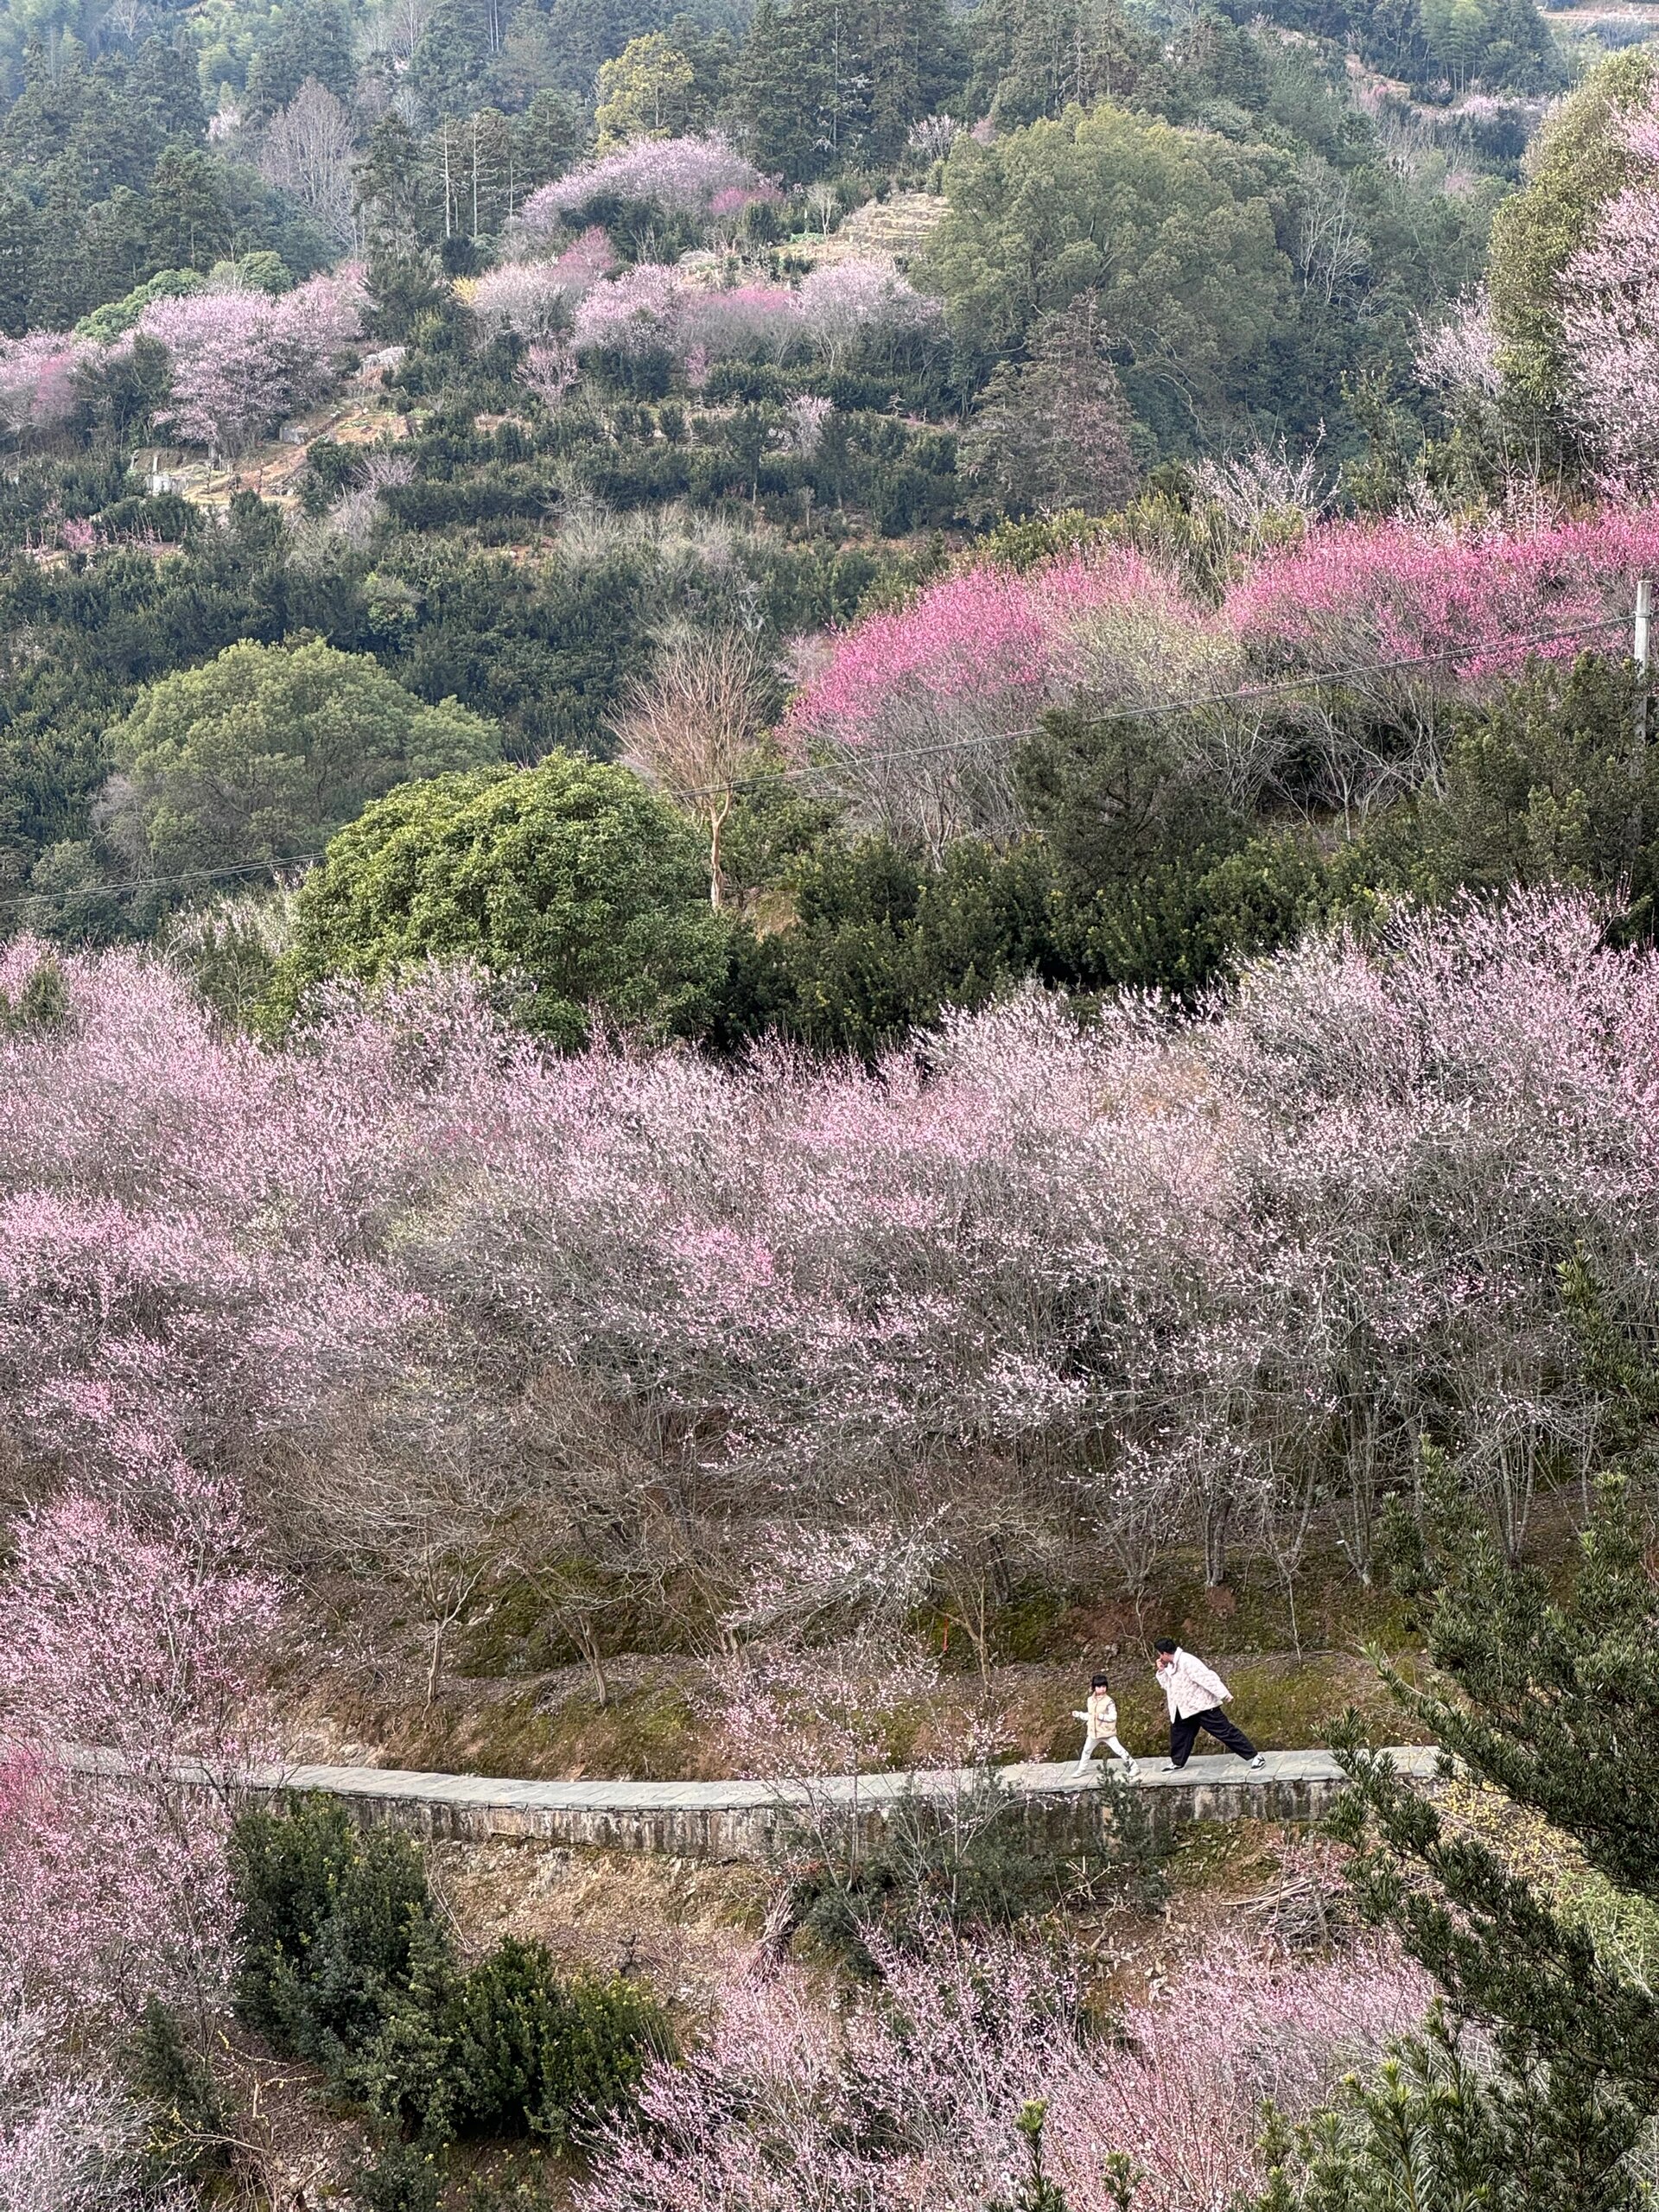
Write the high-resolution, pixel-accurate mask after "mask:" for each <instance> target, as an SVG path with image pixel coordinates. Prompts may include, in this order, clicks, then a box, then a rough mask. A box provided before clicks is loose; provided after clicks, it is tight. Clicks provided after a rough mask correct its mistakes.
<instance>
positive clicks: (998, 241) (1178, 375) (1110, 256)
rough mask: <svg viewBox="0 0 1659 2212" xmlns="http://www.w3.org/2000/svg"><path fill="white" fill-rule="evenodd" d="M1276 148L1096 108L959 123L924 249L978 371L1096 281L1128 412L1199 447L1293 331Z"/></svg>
mask: <svg viewBox="0 0 1659 2212" xmlns="http://www.w3.org/2000/svg"><path fill="white" fill-rule="evenodd" d="M1286 181H1287V170H1286V168H1285V165H1284V163H1283V161H1282V157H1281V156H1278V155H1276V154H1273V153H1271V152H1268V150H1266V149H1261V148H1256V149H1242V148H1238V147H1236V146H1233V145H1230V144H1229V143H1227V141H1226V140H1224V139H1223V138H1220V137H1217V136H1216V135H1215V134H1214V133H1212V132H1208V131H1198V130H1178V129H1176V128H1175V127H1174V126H1173V124H1167V123H1162V122H1158V121H1155V120H1153V119H1150V118H1147V117H1145V116H1141V115H1131V114H1129V113H1128V112H1127V111H1125V110H1123V109H1122V108H1117V107H1113V106H1110V105H1101V106H1099V107H1096V108H1095V109H1094V110H1093V111H1090V113H1088V114H1086V115H1085V114H1083V113H1082V112H1080V111H1076V110H1073V111H1069V112H1068V113H1067V114H1066V115H1065V117H1063V118H1061V119H1060V120H1059V121H1058V122H1056V123H1047V122H1039V123H1033V124H1030V125H1028V126H1027V128H1026V129H1024V130H1015V131H1012V132H1010V133H1009V134H1008V136H1007V137H1003V138H999V139H997V140H995V142H994V143H992V144H990V145H988V146H985V145H981V144H979V143H977V142H976V140H974V139H973V138H971V137H967V136H963V137H958V138H957V142H956V143H955V145H954V146H953V147H952V149H951V152H950V160H949V162H947V163H946V166H945V175H944V188H945V197H946V199H947V200H948V202H949V206H948V209H947V212H946V214H945V217H944V221H943V222H942V223H941V225H940V226H939V228H938V231H937V232H935V234H934V238H933V240H932V243H931V247H930V249H929V253H928V257H927V259H928V267H929V270H930V273H931V278H932V281H933V282H934V283H935V284H936V285H937V287H938V289H939V290H940V291H941V292H942V293H943V294H944V302H945V311H946V315H947V317H948V320H949V321H950V327H951V331H952V334H953V335H954V336H955V338H956V339H957V344H958V346H959V347H960V348H961V349H962V353H963V359H964V361H965V363H966V364H967V365H968V366H969V370H970V372H976V373H977V372H985V371H988V370H989V369H990V368H992V367H993V366H995V364H996V363H997V362H998V361H999V360H1001V359H1007V358H1010V357H1013V356H1014V355H1015V354H1016V353H1018V352H1019V350H1020V347H1021V346H1023V345H1024V344H1025V342H1026V340H1027V334H1028V333H1029V332H1030V330H1031V328H1032V326H1033V324H1034V323H1035V322H1036V321H1038V320H1039V317H1041V316H1043V315H1050V314H1053V313H1055V312H1057V311H1063V310H1064V309H1065V308H1068V307H1069V306H1070V304H1071V302H1072V301H1073V300H1075V299H1076V298H1077V297H1078V296H1079V295H1080V294H1083V293H1085V292H1092V293H1094V294H1095V295H1096V297H1097V299H1098V302H1099V306H1098V313H1099V316H1100V319H1101V322H1102V324H1103V327H1104V329H1105V331H1106V332H1107V333H1108V334H1109V336H1110V339H1111V341H1112V344H1113V347H1114V350H1115V353H1116V358H1117V360H1118V364H1119V367H1120V373H1121V375H1122V381H1123V385H1124V389H1125V391H1126V392H1127V393H1128V397H1129V401H1130V404H1131V405H1132V407H1133V408H1134V410H1135V414H1136V416H1138V417H1139V418H1140V419H1141V421H1142V422H1143V423H1147V424H1148V425H1150V426H1151V427H1153V428H1154V429H1155V430H1156V432H1157V434H1158V435H1159V438H1160V442H1161V443H1163V444H1165V445H1166V446H1167V447H1169V448H1173V449H1180V448H1184V447H1190V446H1191V445H1192V443H1194V442H1196V441H1198V440H1199V439H1201V438H1202V437H1203V435H1205V433H1206V431H1208V430H1213V429H1217V428H1220V427H1222V426H1224V424H1225V423H1227V422H1228V421H1229V420H1230V419H1233V418H1235V417H1236V416H1237V415H1238V413H1239V412H1240V410H1243V409H1246V408H1247V407H1248V405H1249V403H1250V402H1251V400H1252V398H1253V397H1255V396H1256V395H1257V394H1258V393H1260V392H1262V391H1265V390H1266V388H1267V380H1268V378H1269V375H1270V361H1271V357H1272V354H1273V352H1274V346H1287V345H1289V344H1291V343H1292V342H1293V328H1294V307H1293V302H1292V296H1291V268H1290V264H1289V262H1288V260H1287V257H1286V256H1285V255H1284V254H1283V253H1282V252H1281V251H1280V248H1279V245H1278V240H1277V235H1276V232H1275V228H1274V215H1273V207H1272V203H1271V194H1273V193H1274V191H1276V190H1278V189H1280V188H1282V186H1283V184H1284V183H1285V182H1286Z"/></svg>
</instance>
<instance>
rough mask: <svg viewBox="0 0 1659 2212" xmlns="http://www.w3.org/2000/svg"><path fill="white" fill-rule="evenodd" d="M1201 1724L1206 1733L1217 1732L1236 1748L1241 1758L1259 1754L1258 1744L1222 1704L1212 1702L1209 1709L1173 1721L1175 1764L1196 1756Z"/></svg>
mask: <svg viewBox="0 0 1659 2212" xmlns="http://www.w3.org/2000/svg"><path fill="white" fill-rule="evenodd" d="M1200 1728H1202V1729H1203V1731H1204V1732H1205V1735H1206V1736H1213V1737H1214V1738H1215V1739H1216V1741H1217V1743H1218V1744H1220V1745H1224V1747H1225V1748H1226V1749H1227V1750H1228V1751H1236V1752H1237V1753H1238V1756H1239V1757H1240V1758H1242V1759H1253V1758H1255V1745H1254V1744H1253V1743H1252V1742H1251V1741H1250V1739H1249V1737H1248V1736H1247V1735H1246V1734H1245V1733H1244V1731H1243V1729H1242V1728H1235V1727H1234V1726H1233V1724H1232V1722H1231V1721H1230V1719H1228V1718H1227V1716H1226V1714H1225V1713H1224V1712H1223V1711H1222V1709H1221V1707H1219V1706H1218V1705H1212V1706H1211V1707H1210V1709H1209V1711H1208V1712H1207V1713H1188V1714H1187V1716H1186V1718H1185V1720H1172V1721H1171V1722H1170V1724H1169V1763H1170V1764H1171V1765H1172V1766H1185V1764H1186V1763H1187V1761H1188V1759H1190V1758H1192V1746H1193V1745H1194V1744H1196V1743H1197V1742H1198V1731H1199V1729H1200Z"/></svg>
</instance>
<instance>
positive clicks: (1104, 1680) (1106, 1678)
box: [1089, 1675, 1112, 1690]
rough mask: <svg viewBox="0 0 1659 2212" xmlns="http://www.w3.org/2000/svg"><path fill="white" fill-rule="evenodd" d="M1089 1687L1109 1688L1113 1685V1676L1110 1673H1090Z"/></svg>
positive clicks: (1094, 1688) (1095, 1688) (1092, 1688)
mask: <svg viewBox="0 0 1659 2212" xmlns="http://www.w3.org/2000/svg"><path fill="white" fill-rule="evenodd" d="M1089 1687H1090V1689H1091V1690H1109V1689H1110V1688H1111V1687H1112V1678H1111V1676H1110V1675H1090V1677H1089Z"/></svg>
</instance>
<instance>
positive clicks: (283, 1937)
mask: <svg viewBox="0 0 1659 2212" xmlns="http://www.w3.org/2000/svg"><path fill="white" fill-rule="evenodd" d="M232 1872H233V1877H234V1880H235V1884H236V1895H237V1901H238V1945H239V1949H240V1965H239V1969H238V1974H237V1980H236V1989H235V1994H236V2008H237V2012H238V2017H239V2018H241V2019H243V2020H245V2022H246V2023H247V2024H248V2025H249V2026H250V2027H251V2028H256V2029H257V2030H258V2031H259V2033H260V2034H261V2035H263V2036H264V2037H267V2038H268V2039H269V2040H270V2042H271V2043H273V2044H277V2046H278V2047H279V2048H283V2049H287V2050H292V2051H294V2052H296V2054H297V2055H298V2056H300V2057H302V2058H310V2059H315V2060H317V2061H318V2062H319V2063H321V2064H324V2065H327V2066H330V2067H333V2066H334V2065H336V2064H337V2063H339V2062H340V2057H341V2055H342V2054H344V2053H346V2052H349V2051H352V2050H360V2049H362V2048H363V2047H364V2046H365V2044H368V2043H369V2042H370V2041H371V2040H372V2038H373V2037H375V2036H376V2035H377V2034H378V2031H379V2030H380V2027H381V2025H382V2023H383V2020H384V2018H385V2014H386V2012H387V2009H388V2004H389V2000H390V1999H391V1997H392V1995H393V1994H394V1993H397V1992H398V1991H400V1990H406V1989H407V1988H408V1987H409V1986H410V1980H411V1977H412V1959H411V1952H412V1948H413V1946H414V1943H415V1941H416V1930H417V1929H423V1928H425V1927H429V1926H430V1923H431V1905H430V1902H429V1897H428V1895H427V1887H426V1873H425V1870H424V1868H423V1866H422V1865H421V1861H420V1855H419V1853H417V1852H416V1848H415V1847H414V1845H413V1844H411V1843H410V1842H409V1841H408V1840H407V1839H406V1838H404V1837H403V1836H399V1835H395V1834H392V1833H391V1832H390V1831H389V1830H387V1829H384V1828H376V1829H372V1830H369V1831H367V1832H364V1831H361V1830H359V1829H358V1828H357V1827H354V1826H353V1823H352V1821H351V1820H350V1819H349V1817H348V1816H347V1815H346V1813H345V1812H344V1811H343V1809H342V1808H340V1806H338V1805H331V1804H328V1803H326V1802H316V1801H314V1802H303V1801H300V1800H295V1801H292V1802H290V1805H289V1810H288V1812H287V1813H286V1814H285V1815H277V1814H271V1813H260V1812H248V1813H245V1814H243V1815H242V1816H241V1818H240V1819H239V1820H238V1821H237V1823H236V1827H235V1829H234V1831H233V1832H232Z"/></svg>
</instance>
